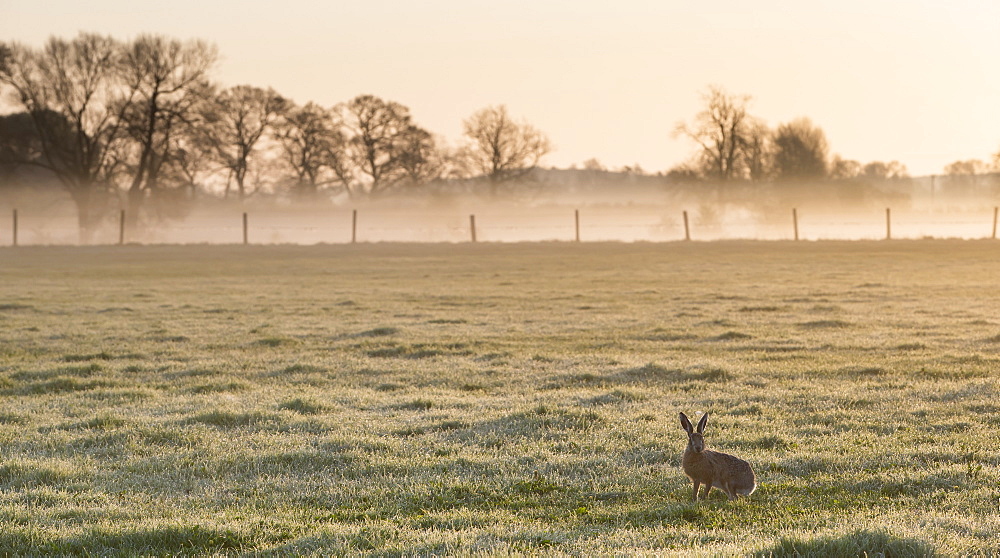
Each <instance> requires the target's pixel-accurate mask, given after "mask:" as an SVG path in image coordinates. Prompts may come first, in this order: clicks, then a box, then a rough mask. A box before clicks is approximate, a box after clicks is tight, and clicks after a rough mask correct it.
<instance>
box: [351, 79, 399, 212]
mask: <svg viewBox="0 0 1000 558" xmlns="http://www.w3.org/2000/svg"><path fill="white" fill-rule="evenodd" d="M342 111H343V114H344V124H345V127H346V129H347V131H348V133H349V136H350V137H349V139H348V148H349V149H348V154H349V157H350V159H351V162H352V163H353V165H354V168H355V169H356V170H357V171H358V173H359V174H360V177H361V178H362V180H363V182H362V183H361V184H346V185H345V187H346V189H347V191H348V193H349V194H350V195H351V196H354V195H357V194H359V193H362V192H365V193H368V194H369V195H376V194H380V193H382V192H384V191H385V190H388V189H389V188H391V187H393V186H395V185H396V184H397V183H398V182H399V181H400V180H402V179H403V178H404V177H405V175H406V171H405V170H404V169H403V167H402V163H401V161H400V154H401V152H402V149H403V147H404V146H405V144H406V141H405V137H406V135H407V134H408V133H412V128H413V127H414V124H413V123H412V119H411V118H410V111H409V109H407V108H406V107H404V106H403V105H401V104H399V103H395V102H392V101H385V100H383V99H380V98H378V97H375V96H373V95H359V96H357V97H355V98H354V99H351V100H350V101H348V102H347V103H346V104H344V105H343V107H342Z"/></svg>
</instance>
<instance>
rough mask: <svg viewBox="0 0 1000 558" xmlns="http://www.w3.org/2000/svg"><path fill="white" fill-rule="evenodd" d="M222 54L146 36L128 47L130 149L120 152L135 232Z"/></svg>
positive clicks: (194, 42) (191, 43)
mask: <svg viewBox="0 0 1000 558" xmlns="http://www.w3.org/2000/svg"><path fill="white" fill-rule="evenodd" d="M216 59H217V52H216V49H215V47H214V46H212V45H209V44H208V43H205V42H203V41H197V40H192V41H179V40H176V39H170V38H167V37H164V36H160V35H140V36H138V37H137V38H136V39H135V40H133V41H132V42H131V43H129V44H128V45H126V48H125V50H124V53H123V55H122V72H123V76H124V82H125V87H126V88H127V91H128V101H127V103H126V108H127V110H126V111H125V113H124V114H125V118H126V120H127V131H128V144H129V145H128V146H127V147H126V148H123V149H122V150H121V151H120V152H119V164H120V166H121V167H122V168H126V169H127V174H128V176H129V178H128V182H127V201H128V208H129V211H128V213H127V217H128V225H129V227H130V228H134V227H135V224H136V223H137V220H138V215H139V212H140V210H141V208H142V205H143V201H144V199H146V198H147V197H149V196H152V195H154V194H155V192H156V190H157V189H158V188H160V187H161V186H162V184H161V183H160V175H161V171H162V170H164V169H165V167H164V165H165V164H167V163H168V162H170V161H171V160H172V158H173V157H174V154H175V152H176V150H178V149H179V148H180V147H179V139H180V137H182V134H183V132H184V127H185V126H186V125H190V124H191V123H192V122H193V120H194V118H195V109H196V107H197V106H198V104H199V103H200V102H201V101H203V100H204V99H205V98H206V96H207V92H208V91H209V90H210V86H209V84H208V81H207V78H208V72H209V71H210V70H211V68H212V67H213V66H214V64H215V62H216Z"/></svg>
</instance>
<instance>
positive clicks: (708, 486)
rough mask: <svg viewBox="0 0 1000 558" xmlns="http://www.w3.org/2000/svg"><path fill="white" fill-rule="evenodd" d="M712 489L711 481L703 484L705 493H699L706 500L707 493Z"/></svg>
mask: <svg viewBox="0 0 1000 558" xmlns="http://www.w3.org/2000/svg"><path fill="white" fill-rule="evenodd" d="M711 491H712V483H708V484H706V485H705V493H704V494H702V495H701V499H702V500H708V493H709V492H711Z"/></svg>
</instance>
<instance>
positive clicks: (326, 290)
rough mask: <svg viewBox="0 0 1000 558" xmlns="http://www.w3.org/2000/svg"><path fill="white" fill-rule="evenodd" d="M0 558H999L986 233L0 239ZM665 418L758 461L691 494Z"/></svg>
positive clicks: (991, 262)
mask: <svg viewBox="0 0 1000 558" xmlns="http://www.w3.org/2000/svg"><path fill="white" fill-rule="evenodd" d="M0 281H2V282H0V403H2V406H0V526H2V528H0V549H2V551H0V554H6V555H23V554H32V553H37V554H100V555H107V554H112V555H113V554H122V555H134V554H150V555H166V554H195V555H201V554H241V553H257V552H259V553H262V554H265V555H266V554H272V553H273V554H275V555H284V554H290V553H294V554H310V553H312V554H324V555H329V554H374V555H413V554H475V553H484V554H508V553H527V554H535V553H540V554H574V555H594V554H619V555H624V554H629V555H631V554H658V555H659V554H692V555H701V554H724V555H728V554H763V555H768V554H773V555H779V556H780V555H791V554H794V553H796V552H798V553H800V554H803V555H808V554H814V555H857V554H859V553H860V552H862V551H864V552H868V554H873V553H884V554H885V555H891V556H910V555H912V556H923V555H929V554H942V555H955V554H976V553H979V554H991V553H997V552H1000V429H998V426H1000V382H998V378H1000V367H998V364H1000V244H997V243H995V242H988V241H891V242H856V243H848V242H843V243H842V242H819V243H816V242H809V243H792V242H771V243H760V242H758V243H755V242H719V243H668V244H641V243H640V244H568V243H565V244H560V243H553V244H514V245H511V244H478V245H470V244H457V245H454V244H453V245H445V244H441V245H399V244H388V245H382V244H369V245H354V246H351V245H342V246H314V247H292V246H276V247H275V246H272V247H259V246H250V247H244V246H215V247H210V246H196V247H179V246H173V247H170V246H147V247H142V246H126V247H98V248H26V249H25V248H21V249H10V248H5V249H0ZM679 411H685V412H687V413H688V414H689V415H690V416H692V418H696V417H697V416H699V414H700V413H701V412H705V411H709V412H711V419H710V421H709V425H708V430H707V432H706V437H707V440H708V443H709V446H710V447H713V448H715V449H718V450H722V451H726V452H730V453H733V454H736V455H738V456H741V457H743V458H745V459H747V460H748V461H750V462H751V463H752V464H753V466H754V469H755V471H756V472H757V477H758V481H759V483H760V487H759V488H758V490H757V492H756V493H754V495H753V497H752V498H750V499H749V500H746V499H744V500H740V501H735V502H729V501H727V500H726V498H725V496H724V495H723V494H722V493H721V492H719V491H715V492H713V494H712V496H711V497H710V498H709V500H708V501H705V502H700V503H697V504H693V503H691V502H690V484H689V482H688V481H687V479H686V478H685V477H684V475H683V473H682V472H681V471H680V468H679V464H680V455H681V453H682V451H683V449H684V445H685V443H686V437H685V435H684V433H683V431H682V430H681V428H680V424H679V422H678V420H677V414H678V412H679Z"/></svg>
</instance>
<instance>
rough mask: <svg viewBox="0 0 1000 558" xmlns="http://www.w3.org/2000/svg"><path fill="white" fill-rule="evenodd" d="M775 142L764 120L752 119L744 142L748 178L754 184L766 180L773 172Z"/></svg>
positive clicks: (744, 157)
mask: <svg viewBox="0 0 1000 558" xmlns="http://www.w3.org/2000/svg"><path fill="white" fill-rule="evenodd" d="M773 144H774V141H773V137H772V134H771V131H770V130H769V129H768V128H767V125H766V124H764V122H763V121H762V120H759V119H757V118H750V120H749V122H748V124H747V127H746V138H745V140H744V142H743V149H742V151H743V162H744V165H745V166H746V172H747V176H748V178H750V180H751V181H753V182H761V181H763V180H766V179H767V178H768V177H769V176H771V173H772V172H773V165H774V146H773Z"/></svg>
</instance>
